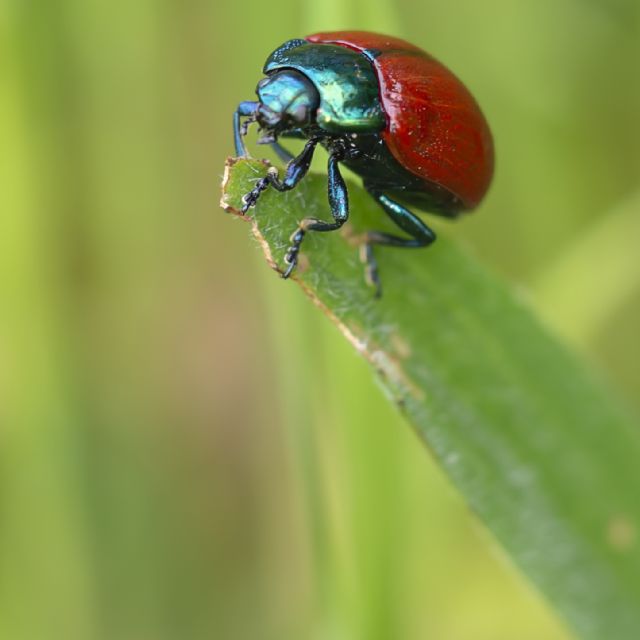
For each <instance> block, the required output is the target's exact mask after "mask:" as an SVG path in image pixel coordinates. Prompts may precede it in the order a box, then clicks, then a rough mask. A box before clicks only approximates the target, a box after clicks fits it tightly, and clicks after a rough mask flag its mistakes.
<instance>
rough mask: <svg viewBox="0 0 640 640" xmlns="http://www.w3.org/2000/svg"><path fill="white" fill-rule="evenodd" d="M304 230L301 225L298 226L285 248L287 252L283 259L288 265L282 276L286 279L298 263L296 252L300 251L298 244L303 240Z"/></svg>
mask: <svg viewBox="0 0 640 640" xmlns="http://www.w3.org/2000/svg"><path fill="white" fill-rule="evenodd" d="M304 234H305V230H304V229H303V228H302V227H298V228H297V229H296V230H295V231H294V232H293V233H292V234H291V237H290V238H289V240H290V241H291V246H290V247H289V248H288V249H287V253H286V254H285V256H284V261H285V262H286V263H287V264H288V265H289V266H288V267H287V268H286V270H285V272H284V273H283V274H282V277H283V278H284V279H285V280H286V279H287V278H288V277H289V276H290V275H291V274H292V273H293V270H294V269H295V268H296V266H297V264H298V254H299V253H300V245H301V244H302V241H303V240H304Z"/></svg>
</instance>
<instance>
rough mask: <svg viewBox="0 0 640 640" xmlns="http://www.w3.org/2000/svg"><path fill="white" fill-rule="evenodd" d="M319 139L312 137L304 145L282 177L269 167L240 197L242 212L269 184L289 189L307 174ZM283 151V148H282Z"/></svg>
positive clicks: (281, 189) (280, 188)
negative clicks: (262, 176)
mask: <svg viewBox="0 0 640 640" xmlns="http://www.w3.org/2000/svg"><path fill="white" fill-rule="evenodd" d="M318 142H319V140H318V139H316V138H312V139H311V140H309V141H308V142H307V144H305V145H304V149H303V150H302V151H301V152H300V154H299V155H297V156H296V157H295V158H293V160H291V161H290V162H289V164H288V165H287V168H286V171H285V174H284V178H283V179H282V180H280V178H279V177H278V170H277V169H276V168H275V167H270V168H269V171H268V172H267V175H266V176H265V177H264V178H261V179H260V180H258V182H256V186H255V187H254V188H253V189H251V191H249V193H247V194H245V195H244V196H243V198H242V202H243V204H242V213H246V212H247V211H248V210H249V208H250V207H253V206H254V205H255V203H256V202H257V201H258V198H259V197H260V196H261V194H262V192H263V191H265V190H266V189H268V188H269V187H270V186H271V187H273V188H274V189H276V190H278V191H289V190H291V189H293V188H294V187H295V186H296V185H297V184H298V182H300V180H302V178H304V177H305V176H306V175H307V172H308V171H309V167H310V166H311V160H313V152H314V151H315V150H316V146H317V144H318ZM283 151H284V150H283Z"/></svg>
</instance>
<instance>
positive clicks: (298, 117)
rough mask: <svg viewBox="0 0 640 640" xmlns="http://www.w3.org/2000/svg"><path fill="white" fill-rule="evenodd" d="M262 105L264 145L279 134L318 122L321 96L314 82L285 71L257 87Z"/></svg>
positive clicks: (258, 112)
mask: <svg viewBox="0 0 640 640" xmlns="http://www.w3.org/2000/svg"><path fill="white" fill-rule="evenodd" d="M256 93H257V94H258V98H259V102H258V106H257V110H256V116H255V118H256V121H257V122H258V124H259V125H260V127H261V128H262V129H263V130H264V131H265V133H266V136H264V138H263V140H262V142H271V141H273V140H274V139H275V138H276V137H277V136H278V135H279V134H281V133H284V132H286V131H294V130H296V129H304V128H305V127H306V126H308V125H310V124H312V123H313V122H314V121H315V117H316V111H317V109H318V105H319V104H320V95H319V94H318V90H317V89H316V88H315V86H314V85H313V83H312V82H311V81H310V80H309V79H308V78H307V77H306V76H304V75H303V74H302V73H300V72H299V71H295V70H293V69H282V70H280V71H276V72H275V73H272V74H270V75H268V76H267V77H266V78H263V79H262V80H260V82H259V83H258V86H257V88H256Z"/></svg>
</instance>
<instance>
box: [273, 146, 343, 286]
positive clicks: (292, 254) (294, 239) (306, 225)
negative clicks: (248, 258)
mask: <svg viewBox="0 0 640 640" xmlns="http://www.w3.org/2000/svg"><path fill="white" fill-rule="evenodd" d="M339 161H340V156H339V155H337V154H332V155H330V156H329V164H328V168H327V173H328V195H329V207H330V208H331V215H332V216H333V222H325V221H324V220H319V219H318V218H304V219H303V220H302V221H301V222H300V225H299V226H298V228H297V229H296V230H295V231H294V232H293V233H292V234H291V246H290V247H289V249H288V250H287V253H286V255H285V257H284V261H285V262H286V263H287V265H288V267H287V270H286V271H285V272H284V273H283V274H282V277H283V278H288V277H289V276H290V275H291V272H292V271H293V270H294V269H295V268H296V265H297V264H298V254H299V253H300V246H301V245H302V241H303V240H304V236H305V234H306V233H307V231H335V230H336V229H339V228H340V227H341V226H342V225H343V224H344V223H345V222H346V221H347V220H348V219H349V194H348V192H347V185H346V184H345V182H344V178H343V177H342V174H341V173H340V168H339V166H338V162H339Z"/></svg>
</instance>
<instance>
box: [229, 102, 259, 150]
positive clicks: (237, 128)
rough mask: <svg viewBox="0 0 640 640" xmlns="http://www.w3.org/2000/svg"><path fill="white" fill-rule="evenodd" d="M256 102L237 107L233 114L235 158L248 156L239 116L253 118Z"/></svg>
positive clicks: (244, 128)
mask: <svg viewBox="0 0 640 640" xmlns="http://www.w3.org/2000/svg"><path fill="white" fill-rule="evenodd" d="M258 104H259V103H257V102H251V101H248V100H247V101H245V102H241V103H240V104H239V105H238V108H237V109H236V110H235V112H234V114H233V141H234V143H235V146H236V156H238V157H242V158H245V157H246V156H248V155H249V154H248V153H247V148H246V147H245V145H244V140H243V139H242V136H244V135H246V133H247V130H246V126H242V125H241V124H240V117H241V116H253V115H254V114H255V113H256V110H257V108H258Z"/></svg>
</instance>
